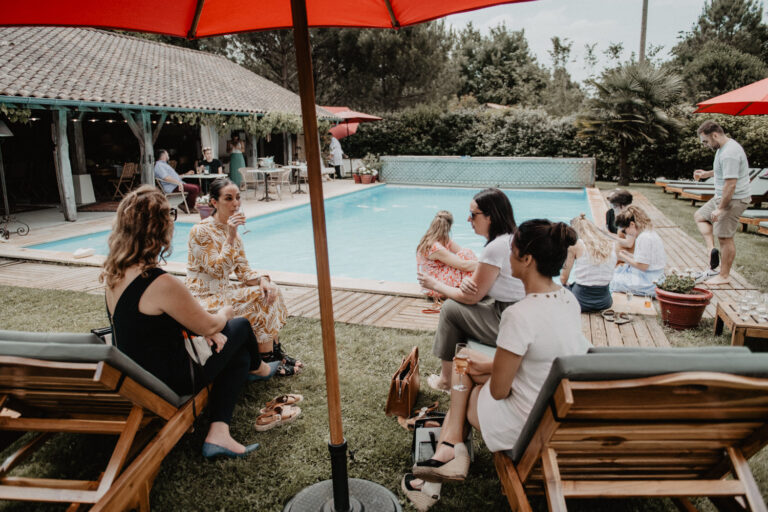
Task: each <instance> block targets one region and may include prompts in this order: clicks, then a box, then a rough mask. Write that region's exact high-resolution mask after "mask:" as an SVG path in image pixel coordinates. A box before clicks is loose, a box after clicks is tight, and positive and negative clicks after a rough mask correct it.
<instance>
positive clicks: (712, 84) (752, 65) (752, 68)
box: [683, 41, 768, 103]
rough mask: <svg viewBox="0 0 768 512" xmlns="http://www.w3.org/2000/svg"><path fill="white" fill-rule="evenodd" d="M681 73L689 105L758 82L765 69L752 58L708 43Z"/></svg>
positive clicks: (712, 42)
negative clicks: (686, 89) (682, 73)
mask: <svg viewBox="0 0 768 512" xmlns="http://www.w3.org/2000/svg"><path fill="white" fill-rule="evenodd" d="M683 72H684V74H685V75H684V78H685V83H686V86H687V88H688V93H689V97H690V100H691V103H698V102H699V101H703V100H705V99H708V98H711V97H713V96H717V95H719V94H723V93H726V92H728V91H732V90H734V89H738V88H739V87H743V86H745V85H749V84H751V83H752V82H756V81H758V80H762V79H763V78H765V76H766V75H768V66H766V65H765V64H763V62H762V61H761V60H760V59H759V58H758V57H756V56H754V55H750V54H748V53H744V52H742V51H740V50H737V49H736V48H733V47H732V46H728V45H726V44H722V43H720V42H717V41H709V42H707V43H705V44H704V46H702V48H701V50H700V51H699V53H698V54H697V55H696V56H695V57H694V58H693V60H691V61H690V62H689V63H688V64H687V65H686V66H685V67H684V68H683Z"/></svg>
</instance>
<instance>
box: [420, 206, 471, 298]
mask: <svg viewBox="0 0 768 512" xmlns="http://www.w3.org/2000/svg"><path fill="white" fill-rule="evenodd" d="M451 226H453V215H451V212H449V211H446V210H440V211H439V212H437V214H436V215H435V218H434V219H432V222H431V223H430V225H429V229H428V230H427V232H426V233H425V234H424V236H423V237H422V238H421V241H420V242H419V245H418V246H417V247H416V265H417V267H418V271H419V272H424V273H425V274H428V275H430V276H432V277H433V278H435V279H437V280H438V281H440V282H441V283H443V284H445V285H447V286H450V287H453V288H455V287H458V286H459V285H460V284H461V281H462V280H463V279H464V278H465V277H471V276H472V273H473V272H474V271H475V269H476V268H477V256H475V253H474V252H472V250H471V249H467V248H464V249H462V248H461V247H459V245H458V244H457V243H456V242H454V241H453V240H451ZM425 291H426V294H427V295H429V296H430V297H432V298H434V299H435V300H439V299H442V298H444V296H443V295H441V294H440V293H438V292H436V291H434V290H425Z"/></svg>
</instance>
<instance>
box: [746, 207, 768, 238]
mask: <svg viewBox="0 0 768 512" xmlns="http://www.w3.org/2000/svg"><path fill="white" fill-rule="evenodd" d="M766 221H768V210H755V209H751V210H744V212H743V213H742V214H741V216H740V217H739V223H740V224H741V231H742V232H744V233H746V232H747V231H748V230H749V226H759V225H760V223H761V222H766Z"/></svg>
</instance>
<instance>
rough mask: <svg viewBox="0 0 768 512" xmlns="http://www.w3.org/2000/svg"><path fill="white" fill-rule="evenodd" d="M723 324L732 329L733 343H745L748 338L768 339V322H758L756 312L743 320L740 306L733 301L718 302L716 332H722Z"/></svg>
mask: <svg viewBox="0 0 768 512" xmlns="http://www.w3.org/2000/svg"><path fill="white" fill-rule="evenodd" d="M723 326H725V327H726V328H728V329H730V330H731V345H739V346H741V345H744V340H745V339H746V338H761V339H768V322H758V319H757V315H755V314H754V313H752V315H751V316H750V317H749V320H742V319H741V316H740V314H739V311H738V306H737V305H736V303H735V302H733V301H720V302H718V303H717V308H716V310H715V334H722V332H723Z"/></svg>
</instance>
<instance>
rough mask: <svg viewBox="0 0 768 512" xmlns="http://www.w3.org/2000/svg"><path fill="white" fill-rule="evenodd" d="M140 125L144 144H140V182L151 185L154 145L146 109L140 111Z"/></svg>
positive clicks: (150, 122)
mask: <svg viewBox="0 0 768 512" xmlns="http://www.w3.org/2000/svg"><path fill="white" fill-rule="evenodd" d="M140 126H141V136H142V138H143V140H144V144H142V145H141V184H142V185H152V184H154V183H155V171H154V165H155V147H154V144H153V140H152V121H151V119H150V117H149V112H147V111H146V110H142V111H141V124H140ZM158 133H159V132H158Z"/></svg>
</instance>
